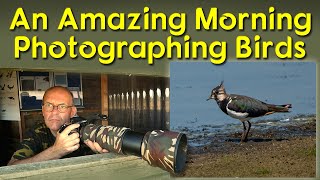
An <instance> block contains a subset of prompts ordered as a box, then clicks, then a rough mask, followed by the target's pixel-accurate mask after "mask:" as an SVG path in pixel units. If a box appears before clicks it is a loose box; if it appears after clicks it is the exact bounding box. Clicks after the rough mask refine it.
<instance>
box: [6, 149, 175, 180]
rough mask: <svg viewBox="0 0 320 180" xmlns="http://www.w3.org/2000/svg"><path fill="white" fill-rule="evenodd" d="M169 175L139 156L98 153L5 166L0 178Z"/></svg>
mask: <svg viewBox="0 0 320 180" xmlns="http://www.w3.org/2000/svg"><path fill="white" fill-rule="evenodd" d="M128 177H129V178H130V179H144V178H146V179H149V178H157V179H168V178H170V174H169V173H168V172H166V171H164V170H162V169H160V168H158V167H152V166H150V165H149V164H148V163H147V162H146V161H144V160H143V159H141V158H140V157H136V156H124V155H117V154H114V153H107V154H96V155H88V156H82V157H74V158H66V159H58V160H51V161H45V162H38V163H32V164H20V165H13V166H4V167H1V168H0V179H13V178H15V179H16V178H17V179H25V178H28V179H45V180H47V179H87V180H88V179H89V180H92V179H119V178H120V179H123V178H128Z"/></svg>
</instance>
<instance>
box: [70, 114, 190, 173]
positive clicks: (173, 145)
mask: <svg viewBox="0 0 320 180" xmlns="http://www.w3.org/2000/svg"><path fill="white" fill-rule="evenodd" d="M74 122H78V123H79V122H80V127H79V134H80V139H81V141H83V142H84V141H86V140H91V141H93V142H97V143H98V144H99V145H100V146H101V147H102V148H103V149H107V150H108V151H109V152H113V153H118V154H124V155H134V156H138V157H142V159H143V160H145V161H147V162H148V164H149V165H151V166H155V167H159V168H161V169H163V170H166V171H168V172H170V173H179V172H181V171H183V170H184V167H185V163H186V157H187V136H186V135H185V134H183V133H180V132H173V131H163V130H153V131H149V132H147V133H145V134H144V133H140V132H135V131H132V130H131V129H130V128H127V127H116V126H103V125H98V124H90V123H87V122H90V121H86V120H85V119H82V120H81V118H80V119H79V118H78V119H77V120H75V121H74Z"/></svg>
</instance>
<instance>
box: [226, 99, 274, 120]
mask: <svg viewBox="0 0 320 180" xmlns="http://www.w3.org/2000/svg"><path fill="white" fill-rule="evenodd" d="M230 97H231V98H232V101H231V102H230V103H229V104H228V109H230V110H232V111H235V112H241V113H248V117H258V116H262V115H265V114H266V113H267V112H268V107H267V106H266V105H265V103H263V102H261V101H259V100H257V99H254V98H251V97H247V96H241V95H231V96H230Z"/></svg>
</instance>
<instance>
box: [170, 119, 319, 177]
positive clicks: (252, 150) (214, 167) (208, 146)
mask: <svg viewBox="0 0 320 180" xmlns="http://www.w3.org/2000/svg"><path fill="white" fill-rule="evenodd" d="M295 118H301V117H295ZM303 118H307V119H305V121H303V123H292V122H293V121H292V122H291V123H287V124H284V125H282V126H281V127H278V128H253V129H252V132H251V133H250V134H249V140H248V142H246V143H240V137H241V130H239V131H238V132H234V133H220V134H219V133H215V134H209V135H206V134H208V133H204V134H203V135H199V134H197V135H195V136H194V137H191V139H189V141H190V142H191V143H190V144H194V143H192V142H194V141H197V140H199V142H202V144H201V143H200V144H198V145H196V146H192V145H189V146H188V158H187V163H186V168H185V170H184V171H183V172H182V173H180V174H177V175H175V177H289V178H291V177H315V176H316V117H315V115H313V116H304V117H303Z"/></svg>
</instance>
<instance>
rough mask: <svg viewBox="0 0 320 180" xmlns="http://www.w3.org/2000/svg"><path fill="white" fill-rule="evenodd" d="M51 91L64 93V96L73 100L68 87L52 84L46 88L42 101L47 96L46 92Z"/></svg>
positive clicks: (49, 92)
mask: <svg viewBox="0 0 320 180" xmlns="http://www.w3.org/2000/svg"><path fill="white" fill-rule="evenodd" d="M51 93H63V94H66V95H67V97H66V98H68V99H71V100H72V101H73V94H72V92H71V91H70V90H69V89H68V88H66V87H63V86H53V87H50V88H49V89H47V90H46V92H45V93H44V95H43V102H45V100H46V98H47V97H48V94H51Z"/></svg>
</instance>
